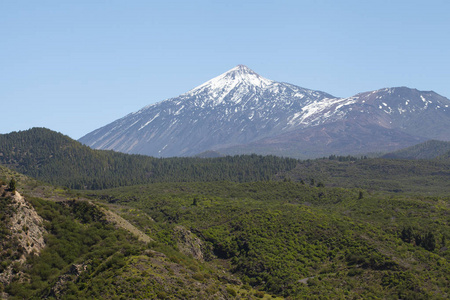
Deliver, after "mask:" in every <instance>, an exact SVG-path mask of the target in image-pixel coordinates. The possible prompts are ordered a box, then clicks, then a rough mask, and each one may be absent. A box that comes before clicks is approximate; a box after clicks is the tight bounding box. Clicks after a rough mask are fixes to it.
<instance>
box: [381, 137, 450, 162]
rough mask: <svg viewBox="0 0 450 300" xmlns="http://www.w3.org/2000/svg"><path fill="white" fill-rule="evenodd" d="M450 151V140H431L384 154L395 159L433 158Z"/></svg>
mask: <svg viewBox="0 0 450 300" xmlns="http://www.w3.org/2000/svg"><path fill="white" fill-rule="evenodd" d="M449 151H450V142H444V141H436V140H430V141H426V142H424V143H421V144H418V145H415V146H412V147H408V148H405V149H401V150H398V151H395V152H392V153H388V154H385V155H383V157H384V158H395V159H433V158H438V157H440V156H442V155H445V154H446V153H448V152H449Z"/></svg>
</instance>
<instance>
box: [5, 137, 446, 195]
mask: <svg viewBox="0 0 450 300" xmlns="http://www.w3.org/2000/svg"><path fill="white" fill-rule="evenodd" d="M431 144H433V143H431ZM439 144H440V143H439ZM0 163H1V164H3V165H6V166H8V167H11V168H14V169H15V170H17V171H19V172H22V173H24V174H27V175H29V176H32V177H35V178H37V179H39V180H42V181H45V182H48V183H52V184H56V185H62V186H66V187H69V188H73V189H105V188H111V187H119V186H129V185H135V184H143V183H156V182H216V181H231V182H253V181H267V180H275V181H277V180H292V181H298V182H306V183H307V184H311V183H312V184H313V185H317V184H319V183H321V184H323V185H325V186H335V187H357V188H363V189H369V190H384V191H390V192H420V193H430V194H439V195H440V194H448V193H450V159H449V157H448V154H447V157H446V156H445V154H444V155H442V156H440V157H439V158H436V159H434V160H399V159H380V158H371V159H367V158H365V157H364V158H361V157H358V158H357V157H352V156H335V155H332V156H330V157H328V158H326V159H315V160H305V161H299V160H295V159H290V158H280V157H275V156H259V155H240V156H226V157H215V158H199V157H191V158H189V157H183V158H153V157H148V156H141V155H128V154H123V153H116V152H113V151H104V150H92V149H90V148H88V147H86V146H83V145H81V144H80V143H78V142H77V141H74V140H72V139H70V138H69V137H67V136H64V135H62V134H60V133H56V132H54V131H51V130H48V129H44V128H33V129H30V130H27V131H22V132H14V133H10V134H5V135H0Z"/></svg>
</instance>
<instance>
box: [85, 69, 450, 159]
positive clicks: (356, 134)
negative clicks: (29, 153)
mask: <svg viewBox="0 0 450 300" xmlns="http://www.w3.org/2000/svg"><path fill="white" fill-rule="evenodd" d="M449 105H450V100H449V99H447V98H445V97H443V96H440V95H438V94H437V93H435V92H432V91H428V92H427V91H418V90H416V89H410V88H407V87H398V88H385V89H380V90H377V91H372V92H365V93H360V94H357V95H355V96H353V97H348V98H337V97H334V96H331V95H329V94H327V93H324V92H319V91H313V90H309V89H305V88H301V87H298V86H295V85H292V84H288V83H281V82H276V81H273V80H269V79H266V78H263V77H261V76H260V75H258V74H257V73H255V72H254V71H252V70H250V69H249V68H247V67H246V66H243V65H239V66H237V67H235V68H233V69H231V70H229V71H228V72H226V73H224V74H222V75H220V76H218V77H216V78H213V79H211V80H210V81H207V82H206V83H204V84H202V85H200V86H198V87H196V88H194V89H192V90H191V91H189V92H187V93H185V94H183V95H180V96H178V97H176V98H171V99H167V100H164V101H162V102H159V103H156V104H152V105H149V106H147V107H144V108H143V109H141V110H139V111H137V112H134V113H131V114H129V115H127V116H125V117H123V118H121V119H119V120H116V121H114V122H112V123H111V124H108V125H106V126H104V127H102V128H100V129H97V130H95V131H93V132H91V133H89V134H87V135H85V136H84V137H82V138H81V139H80V142H82V143H84V144H86V145H88V146H90V147H92V148H95V149H112V150H115V151H120V152H126V153H138V154H145V155H151V156H157V157H167V156H190V155H196V154H198V153H202V152H205V151H211V150H213V151H218V152H220V153H225V154H232V153H234V154H241V153H249V152H254V153H259V154H276V155H285V156H292V157H299V158H309V157H320V156H325V155H329V154H360V153H366V152H381V151H383V152H388V151H394V150H397V149H401V148H405V147H408V146H412V145H415V144H418V143H421V142H424V141H426V140H429V139H437V140H446V141H448V140H450V131H449V130H447V128H449V126H450V109H449Z"/></svg>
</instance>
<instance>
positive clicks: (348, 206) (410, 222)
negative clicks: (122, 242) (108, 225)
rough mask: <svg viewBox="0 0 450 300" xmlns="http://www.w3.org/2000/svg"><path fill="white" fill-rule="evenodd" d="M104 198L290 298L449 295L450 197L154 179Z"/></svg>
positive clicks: (159, 232)
mask: <svg viewBox="0 0 450 300" xmlns="http://www.w3.org/2000/svg"><path fill="white" fill-rule="evenodd" d="M91 195H92V194H91ZM95 195H96V197H98V198H100V199H103V201H107V202H113V203H116V204H118V203H124V204H125V203H126V204H127V205H130V206H135V207H137V208H139V209H140V210H141V211H143V212H145V213H147V214H148V215H149V216H151V217H152V218H153V219H154V220H155V221H156V225H155V226H156V227H155V228H153V229H152V230H153V231H154V236H155V237H158V238H159V239H160V240H161V241H165V242H166V243H167V244H168V245H172V246H175V245H174V244H173V242H172V241H173V240H174V239H173V237H172V232H173V230H171V228H173V227H174V226H176V225H180V224H181V225H183V226H186V227H187V228H189V229H190V230H191V231H192V232H195V233H196V234H197V235H198V236H199V237H201V238H202V239H203V240H204V241H206V242H207V245H208V247H207V249H208V251H209V253H208V255H209V257H210V259H211V260H212V261H215V260H223V261H225V262H226V263H227V264H228V265H229V268H230V270H231V271H232V272H234V273H235V274H236V275H238V276H239V277H240V278H241V280H242V281H243V282H244V284H249V285H250V286H253V287H255V288H260V289H263V290H266V291H269V292H271V293H274V294H277V295H281V296H284V297H293V298H297V297H308V298H314V296H313V295H316V296H317V297H319V298H320V297H322V296H326V297H329V298H333V299H338V298H364V299H367V298H393V299H397V298H401V299H445V298H446V297H448V295H449V292H450V290H449V288H448V283H449V275H448V274H449V271H450V269H449V268H450V265H449V263H448V259H449V258H450V251H449V250H448V249H447V245H446V240H447V239H448V233H449V232H450V231H449V223H448V222H449V219H448V215H449V213H450V210H449V209H450V207H449V200H450V199H449V197H423V196H417V197H413V196H402V195H397V194H384V193H383V194H381V193H368V192H367V191H363V190H357V189H354V190H348V189H341V188H326V187H324V188H318V187H311V186H309V185H304V184H300V183H293V182H256V183H231V182H220V183H179V184H153V185H147V186H139V187H133V188H120V189H114V190H107V191H102V192H96V193H95ZM136 224H139V220H136ZM405 230H406V231H408V230H410V231H411V232H413V233H412V235H415V236H418V237H419V239H421V240H422V242H421V243H418V241H417V240H414V238H405Z"/></svg>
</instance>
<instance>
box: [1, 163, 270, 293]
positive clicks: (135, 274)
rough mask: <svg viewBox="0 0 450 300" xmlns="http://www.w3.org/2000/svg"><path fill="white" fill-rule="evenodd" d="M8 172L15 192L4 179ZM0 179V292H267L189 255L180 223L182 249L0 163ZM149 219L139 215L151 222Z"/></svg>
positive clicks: (98, 207) (185, 235)
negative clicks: (138, 232) (146, 240)
mask: <svg viewBox="0 0 450 300" xmlns="http://www.w3.org/2000/svg"><path fill="white" fill-rule="evenodd" d="M12 177H14V178H16V179H17V191H16V192H14V191H10V190H8V187H7V186H6V185H5V183H6V182H9V181H10V180H11V178H12ZM0 178H1V182H0V193H1V195H2V196H1V197H0V208H1V210H0V218H1V220H2V222H1V223H0V237H1V238H0V257H1V264H0V297H1V298H2V299H98V298H102V299H117V298H119V299H120V298H126V299H142V298H145V299H187V298H191V299H192V298H196V299H212V298H221V299H233V298H235V297H236V295H239V296H240V297H245V298H248V299H254V298H256V297H255V295H258V298H261V297H265V298H266V299H267V298H272V297H271V296H270V295H265V293H264V292H262V291H256V290H254V289H252V288H250V287H246V288H245V289H244V288H243V286H242V284H241V283H240V281H239V280H237V279H236V278H235V277H234V276H233V275H232V274H230V273H229V272H227V271H226V270H224V269H223V268H222V267H220V266H218V265H213V264H210V263H206V262H204V260H202V259H196V258H193V257H192V255H191V254H188V251H189V249H191V248H189V246H190V244H187V243H183V242H182V241H181V239H182V238H184V239H189V238H190V234H191V233H190V232H189V231H187V230H184V231H182V234H184V235H183V236H180V237H179V238H178V239H175V241H177V240H178V241H180V244H179V247H182V246H184V247H185V251H184V253H182V252H180V251H177V250H175V249H174V248H172V247H170V246H168V245H166V244H164V243H161V242H160V241H158V240H159V239H157V240H153V241H152V242H150V243H144V242H142V241H140V240H139V239H138V238H137V237H136V236H135V235H134V234H131V233H130V231H129V228H128V229H127V228H126V227H124V226H123V222H118V221H117V218H111V215H116V216H117V214H116V213H115V212H113V211H111V210H110V209H109V208H108V207H107V206H105V205H98V204H96V203H94V202H92V201H89V200H87V199H83V198H80V197H79V196H78V197H74V195H73V194H71V193H67V192H65V191H63V190H58V189H56V188H54V187H52V186H49V185H41V184H39V183H38V182H36V181H34V180H32V179H30V178H28V177H25V176H23V175H21V174H18V173H15V172H12V171H10V170H8V169H6V168H4V167H0ZM19 190H20V193H19ZM22 193H23V195H22ZM37 196H39V197H37ZM121 209H125V207H124V206H121ZM134 210H136V209H134ZM117 217H118V216H117ZM154 223H155V222H154V221H152V220H151V219H149V218H148V219H147V223H146V224H147V225H149V226H151V227H152V228H155V224H154ZM129 226H133V225H131V224H129ZM133 227H134V226H133ZM178 228H180V229H181V230H182V229H183V228H182V227H181V226H179V227H178ZM135 230H138V229H137V228H136V229H135ZM141 234H142V235H144V236H147V237H148V238H149V239H150V237H149V236H148V235H146V234H144V233H142V232H141ZM191 235H192V234H191ZM155 237H157V235H155ZM191 247H192V246H191ZM191 251H192V250H191Z"/></svg>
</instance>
